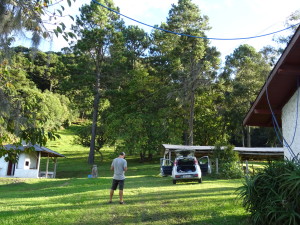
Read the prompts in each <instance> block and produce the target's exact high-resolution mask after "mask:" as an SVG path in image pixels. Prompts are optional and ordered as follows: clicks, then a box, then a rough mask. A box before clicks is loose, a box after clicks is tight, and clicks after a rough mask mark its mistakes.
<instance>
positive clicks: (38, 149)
mask: <svg viewBox="0 0 300 225" xmlns="http://www.w3.org/2000/svg"><path fill="white" fill-rule="evenodd" d="M32 146H33V147H34V149H35V151H36V152H41V156H42V157H47V156H48V155H49V157H65V156H64V155H62V154H60V153H58V152H55V151H53V150H51V149H49V148H46V147H43V146H40V145H21V146H16V145H4V148H5V149H7V150H10V149H19V150H21V151H24V150H25V148H28V147H32Z"/></svg>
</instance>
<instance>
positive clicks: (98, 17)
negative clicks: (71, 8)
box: [73, 0, 123, 164]
mask: <svg viewBox="0 0 300 225" xmlns="http://www.w3.org/2000/svg"><path fill="white" fill-rule="evenodd" d="M101 3H103V4H104V5H107V6H109V7H110V8H112V9H115V10H117V9H116V8H115V7H114V5H113V2H112V1H111V0H103V1H101ZM80 12H81V14H80V17H77V20H76V25H75V26H73V30H74V32H75V33H76V34H78V36H79V37H80V40H79V41H78V42H77V44H76V46H75V49H76V50H78V51H79V52H80V53H81V54H88V55H89V57H90V58H91V59H92V64H91V65H90V66H92V67H93V69H94V73H95V83H94V91H95V94H94V106H93V120H92V121H93V123H92V132H91V133H92V135H91V144H90V153H89V158H88V163H89V164H93V163H94V154H95V139H96V133H97V132H96V130H97V121H98V112H99V103H100V96H101V88H104V86H103V87H101V80H102V79H103V72H104V71H103V68H104V65H105V63H107V61H108V60H109V56H110V47H111V46H112V44H113V41H114V40H117V39H114V36H115V35H117V34H118V33H119V32H120V28H121V27H122V25H123V22H122V21H121V20H120V19H119V16H118V15H117V14H115V13H113V12H112V11H109V10H103V9H102V8H101V7H100V6H99V5H97V4H95V3H93V2H92V3H91V4H90V5H85V6H83V7H82V8H81V9H80Z"/></svg>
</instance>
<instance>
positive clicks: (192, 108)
mask: <svg viewBox="0 0 300 225" xmlns="http://www.w3.org/2000/svg"><path fill="white" fill-rule="evenodd" d="M193 88H194V87H193ZM189 111H190V113H189V131H188V136H189V137H188V138H189V142H188V145H193V144H194V114H195V92H194V90H192V93H191V102H190V110H189Z"/></svg>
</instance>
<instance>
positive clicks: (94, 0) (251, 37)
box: [92, 0, 300, 41]
mask: <svg viewBox="0 0 300 225" xmlns="http://www.w3.org/2000/svg"><path fill="white" fill-rule="evenodd" d="M92 1H93V2H94V3H96V4H97V5H100V6H102V7H103V8H105V9H107V10H109V11H112V12H114V13H116V14H118V15H120V16H123V17H125V18H127V19H129V20H132V21H134V22H137V23H139V24H142V25H144V26H147V27H150V28H153V29H156V30H161V31H164V32H166V33H171V34H175V35H179V36H186V37H191V38H200V39H208V40H218V41H235V40H246V39H254V38H260V37H265V36H269V35H272V34H276V33H280V32H282V31H286V30H289V29H291V28H293V27H295V26H298V25H299V24H300V23H297V24H294V25H291V26H289V27H287V28H284V29H281V30H277V31H274V32H271V33H267V34H262V35H256V36H250V37H237V38H214V37H204V36H202V37H201V36H194V35H190V34H184V33H177V32H175V31H170V30H166V29H163V28H160V27H156V26H152V25H149V24H147V23H144V22H141V21H139V20H136V19H133V18H131V17H129V16H126V15H124V14H122V13H120V12H118V11H116V10H113V9H111V8H109V7H108V6H106V5H103V4H101V3H99V2H98V1H96V0H92Z"/></svg>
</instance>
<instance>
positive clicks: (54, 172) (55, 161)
mask: <svg viewBox="0 0 300 225" xmlns="http://www.w3.org/2000/svg"><path fill="white" fill-rule="evenodd" d="M56 164H57V157H55V158H54V171H53V178H55V177H56Z"/></svg>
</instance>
